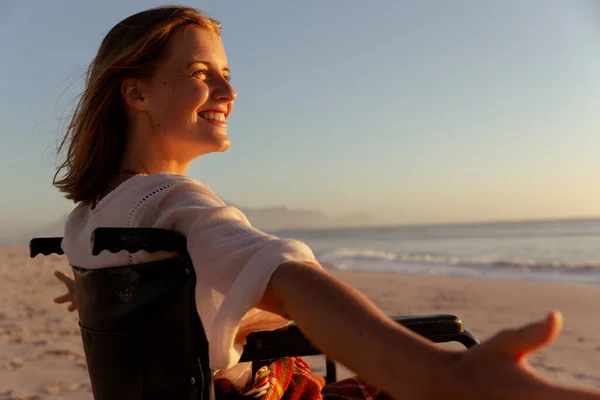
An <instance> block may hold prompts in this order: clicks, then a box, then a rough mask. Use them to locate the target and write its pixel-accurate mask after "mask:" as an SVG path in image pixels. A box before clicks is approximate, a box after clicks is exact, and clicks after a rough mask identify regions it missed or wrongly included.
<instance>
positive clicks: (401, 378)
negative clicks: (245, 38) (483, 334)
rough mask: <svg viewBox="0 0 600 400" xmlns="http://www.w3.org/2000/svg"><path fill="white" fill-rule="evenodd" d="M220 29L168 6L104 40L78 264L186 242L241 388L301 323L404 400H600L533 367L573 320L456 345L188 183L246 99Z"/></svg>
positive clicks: (85, 115) (67, 166) (79, 135)
mask: <svg viewBox="0 0 600 400" xmlns="http://www.w3.org/2000/svg"><path fill="white" fill-rule="evenodd" d="M220 29H221V28H220V25H219V23H218V22H216V21H215V20H212V19H210V18H208V17H206V16H204V15H203V14H202V13H200V12H198V11H196V10H194V9H190V8H185V7H161V8H156V9H151V10H147V11H144V12H141V13H138V14H135V15H133V16H130V17H129V18H127V19H125V20H124V21H122V22H121V23H119V24H117V25H116V26H115V27H114V28H113V29H112V30H111V31H110V32H109V33H108V34H107V36H106V37H105V39H104V40H103V42H102V44H101V46H100V48H99V50H98V53H97V56H96V58H95V59H94V60H93V62H92V64H91V66H90V70H89V74H88V79H87V85H86V89H85V91H84V93H83V95H82V97H81V100H80V102H79V104H78V107H77V109H76V110H75V113H74V115H73V119H72V121H71V124H70V125H69V128H68V131H67V133H66V136H65V138H64V141H63V143H62V146H67V145H68V149H67V153H66V160H65V161H64V163H63V164H62V165H61V167H60V168H59V170H58V171H57V175H56V176H55V182H54V183H55V185H56V186H57V187H58V188H59V189H60V190H61V191H62V192H64V193H65V195H66V197H67V198H68V199H71V200H73V201H74V202H75V203H78V205H77V207H76V208H75V209H74V211H73V212H72V213H71V215H70V216H69V219H68V221H67V224H66V227H65V234H64V240H63V249H64V251H65V253H66V255H67V257H68V259H69V263H70V264H71V265H79V266H85V267H86V268H105V267H111V266H117V265H124V264H127V263H140V262H147V261H151V260H155V259H156V258H157V257H166V256H167V255H165V254H159V255H156V254H155V255H149V254H145V253H144V254H142V253H139V254H135V255H127V254H121V253H119V254H104V253H103V254H102V255H100V256H92V254H91V250H90V242H89V238H90V234H91V232H92V231H93V230H94V229H95V228H96V227H98V226H121V227H123V226H124V227H158V228H166V229H172V230H175V231H178V232H180V233H182V234H184V235H185V236H186V237H187V242H188V250H189V253H190V255H191V258H192V261H193V263H194V266H195V268H196V270H197V275H198V276H202V279H201V280H199V281H198V285H197V289H196V290H197V293H196V296H197V304H198V313H199V315H200V317H201V319H202V322H203V324H204V327H205V330H206V332H207V336H208V339H209V342H210V349H209V353H210V362H211V368H212V369H214V370H219V374H218V377H220V378H226V379H228V380H230V381H231V382H232V383H233V384H234V385H235V387H237V388H239V389H240V390H241V388H243V387H245V386H246V385H247V384H251V376H250V375H249V374H250V371H249V369H248V366H247V365H244V364H239V363H238V361H239V356H240V349H241V347H240V345H239V343H240V342H241V341H242V340H243V338H244V337H245V336H246V335H248V333H250V332H252V331H257V330H266V329H276V328H279V327H282V326H283V325H284V324H286V323H287V322H288V321H289V320H292V319H293V320H294V321H296V322H297V324H298V325H299V327H300V328H301V329H302V330H303V332H304V333H305V334H306V335H307V336H308V337H309V338H310V339H311V340H312V341H313V342H314V343H315V344H316V345H317V346H318V347H319V348H321V349H323V350H324V351H325V352H326V353H328V354H329V355H330V356H331V357H332V358H334V359H336V360H339V361H340V362H341V363H343V364H344V365H346V366H347V367H348V368H350V369H351V370H353V371H355V372H357V373H358V374H359V375H360V376H361V377H362V378H364V379H366V380H367V381H369V382H371V383H373V384H374V385H376V386H378V387H379V388H381V389H383V390H385V391H387V392H388V393H390V394H391V395H392V396H393V397H396V398H406V399H432V398H445V399H452V398H457V399H458V398H460V399H496V398H498V399H517V398H528V399H538V398H539V399H544V400H547V399H561V400H569V399H600V395H599V394H596V393H591V392H587V391H584V390H577V389H567V388H562V387H557V386H554V385H552V384H551V383H549V382H546V381H544V380H543V379H541V378H540V377H538V376H537V375H535V374H534V373H533V372H532V371H531V370H530V369H529V367H528V366H527V364H526V362H525V360H524V357H525V356H527V355H528V354H530V353H531V352H533V351H535V350H537V349H539V348H540V347H543V346H544V345H546V344H548V343H550V342H551V341H552V340H553V339H554V338H555V337H556V335H557V334H558V332H559V330H560V325H561V322H560V321H561V319H560V315H559V314H556V313H552V314H550V315H549V317H548V318H547V319H546V320H544V321H540V322H536V323H533V324H531V325H529V326H525V327H523V328H521V329H519V330H509V331H505V332H503V333H500V334H499V335H497V336H495V337H493V338H492V339H490V340H489V341H488V342H487V343H485V344H482V345H481V346H478V347H477V348H475V349H473V350H472V351H468V352H456V351H449V350H443V349H441V348H439V347H437V346H435V345H433V344H432V343H430V342H429V341H427V340H425V339H423V338H421V337H419V336H417V335H416V334H413V333H411V332H410V331H408V330H407V329H405V328H403V327H401V326H398V325H397V324H396V323H394V322H393V321H391V320H390V319H388V318H387V317H386V315H384V314H383V313H382V312H381V311H380V310H378V309H377V308H376V307H375V306H374V305H373V304H372V303H371V302H370V301H369V300H367V299H366V298H365V297H364V296H363V295H362V294H360V293H358V292H357V291H356V290H354V289H352V288H351V287H349V286H347V285H346V284H344V283H342V282H341V281H339V280H338V279H336V278H335V277H333V276H331V275H330V274H328V273H327V272H326V271H324V270H323V268H321V266H320V265H319V263H318V262H317V261H316V260H315V257H314V255H313V253H312V252H311V250H310V249H309V248H308V247H307V246H306V245H304V244H303V243H300V242H298V241H294V240H284V239H280V238H277V237H274V236H271V235H267V234H265V233H263V232H261V231H259V230H257V229H254V228H253V227H252V226H251V225H250V224H249V223H248V221H247V219H246V218H245V216H244V215H243V214H242V213H241V212H240V211H239V210H237V209H235V208H233V207H229V206H227V205H225V204H224V203H223V202H222V201H221V200H220V199H219V198H218V197H217V196H216V195H215V194H214V193H213V192H212V191H211V190H210V189H209V188H208V187H206V186H205V185H203V184H202V183H201V182H198V181H196V180H193V179H190V178H187V177H185V176H184V174H185V172H186V170H187V168H188V167H189V165H190V163H191V162H192V161H193V160H194V159H196V158H197V157H199V156H201V155H204V154H207V153H211V152H222V151H225V150H227V148H228V147H229V145H230V142H229V138H228V136H227V118H228V117H229V115H230V114H231V111H232V108H233V104H234V100H235V98H236V93H235V91H234V89H233V87H232V86H231V84H230V79H229V76H230V75H229V74H230V72H229V66H228V64H227V57H226V55H225V50H224V48H223V44H222V42H221V39H220V36H219V35H220ZM62 146H61V147H62ZM61 173H62V174H63V175H62V176H60V177H59V175H60V174H61ZM58 276H59V277H60V278H62V279H65V277H63V276H62V275H58ZM67 282H68V280H67ZM68 299H69V295H66V296H64V297H62V298H59V299H58V300H57V301H58V302H64V301H67V300H68ZM71 308H73V309H74V308H75V306H74V305H73V304H71ZM465 377H468V378H465Z"/></svg>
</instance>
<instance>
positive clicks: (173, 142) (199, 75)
mask: <svg viewBox="0 0 600 400" xmlns="http://www.w3.org/2000/svg"><path fill="white" fill-rule="evenodd" d="M139 97H140V98H141V99H142V102H143V103H145V104H144V106H143V107H142V113H141V115H144V116H145V117H146V118H145V119H146V120H147V122H145V123H144V125H149V126H150V127H151V132H152V138H153V140H158V141H159V143H160V146H161V148H164V149H165V150H166V151H169V152H171V153H174V154H179V155H181V156H182V157H192V158H195V157H198V156H200V155H202V154H206V153H210V152H216V151H225V150H227V149H228V148H229V145H230V142H229V138H228V136H227V118H228V117H229V114H230V113H231V110H232V109H233V101H234V100H235V97H236V93H235V91H234V89H233V87H232V86H231V85H230V84H229V67H228V64H227V56H226V55H225V49H224V47H223V43H222V41H221V38H220V37H219V36H218V35H216V34H214V33H212V32H211V31H209V30H207V29H201V28H195V27H194V28H191V29H189V30H188V31H187V32H185V33H184V32H180V33H178V34H176V35H175V36H174V37H173V38H172V39H171V41H170V43H169V45H168V46H167V51H166V54H165V56H164V58H163V60H162V61H161V62H160V63H159V65H158V66H157V67H156V69H155V71H154V74H153V76H152V78H151V79H150V80H148V81H146V82H144V83H142V84H140V93H139Z"/></svg>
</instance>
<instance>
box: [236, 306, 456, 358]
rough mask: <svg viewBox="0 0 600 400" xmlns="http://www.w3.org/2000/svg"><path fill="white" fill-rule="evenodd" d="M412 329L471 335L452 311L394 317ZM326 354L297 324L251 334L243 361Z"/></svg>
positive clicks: (434, 335) (441, 335)
mask: <svg viewBox="0 0 600 400" xmlns="http://www.w3.org/2000/svg"><path fill="white" fill-rule="evenodd" d="M391 318H392V319H393V320H394V321H396V322H398V323H399V324H401V325H403V326H405V327H406V328H408V329H410V330H411V331H413V332H415V333H417V334H419V335H421V336H424V337H426V338H429V339H432V340H433V341H436V342H438V341H446V340H442V339H446V338H448V339H449V338H454V337H455V336H456V335H461V334H468V333H467V332H466V331H465V330H464V324H463V322H462V320H461V319H460V318H458V317H457V316H454V315H449V314H433V315H414V316H395V317H391ZM319 354H323V352H322V351H320V350H319V349H317V348H316V347H315V346H314V345H312V343H310V341H309V340H308V339H307V338H306V337H305V336H304V334H303V333H302V332H301V331H300V329H299V328H298V326H297V325H296V324H294V323H292V324H290V325H288V326H286V327H284V328H281V329H277V330H275V331H264V332H255V333H252V334H250V335H248V337H247V339H246V345H245V347H244V353H243V354H242V358H241V360H240V361H242V362H247V361H257V360H269V359H274V358H280V357H292V356H313V355H319Z"/></svg>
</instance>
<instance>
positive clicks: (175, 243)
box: [91, 228, 187, 256]
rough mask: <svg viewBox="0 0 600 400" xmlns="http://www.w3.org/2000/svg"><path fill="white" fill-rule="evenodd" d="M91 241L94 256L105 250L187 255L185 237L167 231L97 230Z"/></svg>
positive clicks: (154, 229) (149, 229) (150, 229)
mask: <svg viewBox="0 0 600 400" xmlns="http://www.w3.org/2000/svg"><path fill="white" fill-rule="evenodd" d="M91 240H92V254H93V255H95V256H96V255H98V254H100V253H101V252H102V251H104V250H108V251H110V252H111V253H118V252H119V251H122V250H125V251H127V252H129V253H136V252H138V251H141V250H144V251H147V252H148V253H156V252H158V251H170V252H178V253H180V254H182V255H183V254H187V242H186V239H185V237H184V236H183V235H180V234H178V233H176V232H173V231H170V230H167V229H158V228H96V229H95V230H94V231H93V232H92V237H91Z"/></svg>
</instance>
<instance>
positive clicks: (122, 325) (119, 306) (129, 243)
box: [29, 228, 479, 400]
mask: <svg viewBox="0 0 600 400" xmlns="http://www.w3.org/2000/svg"><path fill="white" fill-rule="evenodd" d="M61 241H62V238H61V237H48V238H34V239H32V240H31V241H30V243H29V247H30V257H32V258H35V257H36V256H37V255H38V254H42V255H49V254H52V253H56V254H59V255H60V254H64V252H63V250H62V248H61ZM91 241H92V252H93V254H94V255H98V254H99V253H100V252H102V251H105V250H106V251H110V252H119V251H127V252H130V253H135V252H138V251H142V250H143V251H146V252H149V253H154V252H158V251H169V252H174V253H176V254H177V256H175V257H173V258H169V259H166V260H161V261H154V262H148V263H143V264H136V265H124V266H116V267H111V268H103V269H86V268H85V266H84V265H82V266H72V270H73V274H74V277H75V287H76V296H77V304H78V309H79V328H80V331H81V339H82V343H83V348H84V352H85V357H86V362H87V367H88V374H89V377H90V381H91V385H92V392H93V396H94V399H95V400H109V399H111V400H112V399H120V398H122V399H129V400H142V399H144V400H154V399H186V400H192V399H193V400H214V399H215V393H214V386H213V383H214V382H213V371H211V370H210V368H209V358H208V357H209V356H208V342H207V340H206V336H205V332H204V328H203V326H202V321H201V320H200V318H199V316H198V313H197V310H196V301H195V284H196V280H197V279H202V277H201V276H200V277H197V276H196V274H195V270H194V267H193V265H192V262H191V259H190V256H189V254H188V252H187V247H186V239H185V237H183V236H182V235H180V234H178V233H175V232H173V231H169V230H164V229H158V228H97V229H96V230H95V231H94V232H93V234H92V237H91ZM392 318H393V319H394V320H395V321H396V322H397V323H399V324H401V325H403V326H405V327H406V328H408V329H410V330H412V331H413V332H415V333H417V334H419V335H421V336H423V337H425V338H427V339H429V340H431V341H432V342H435V343H443V342H459V343H461V344H462V345H463V346H465V347H466V348H470V347H471V346H474V345H476V344H478V343H479V342H478V340H477V338H475V336H473V335H472V334H471V333H470V332H468V331H467V330H465V328H464V324H463V321H462V320H461V319H460V318H458V317H457V316H454V315H448V314H435V315H412V316H393V317H392ZM322 354H323V353H322V352H321V351H320V350H319V349H318V348H316V347H315V346H314V345H313V344H312V343H311V342H310V340H308V339H307V338H306V337H305V336H304V335H303V333H302V332H301V331H300V329H299V328H298V327H297V326H296V325H295V324H294V323H291V324H290V325H288V326H286V327H284V328H281V329H277V330H274V331H265V332H256V333H252V334H250V335H249V336H248V337H247V341H246V344H245V346H244V351H243V354H242V357H241V360H240V362H254V361H265V360H273V359H277V358H281V357H290V356H314V355H322ZM336 375H337V374H336V365H335V361H334V360H331V359H329V358H327V357H326V368H325V380H326V382H328V383H330V382H335V381H336V380H337V376H336Z"/></svg>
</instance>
